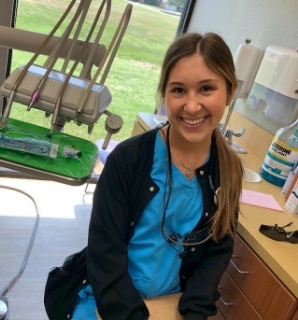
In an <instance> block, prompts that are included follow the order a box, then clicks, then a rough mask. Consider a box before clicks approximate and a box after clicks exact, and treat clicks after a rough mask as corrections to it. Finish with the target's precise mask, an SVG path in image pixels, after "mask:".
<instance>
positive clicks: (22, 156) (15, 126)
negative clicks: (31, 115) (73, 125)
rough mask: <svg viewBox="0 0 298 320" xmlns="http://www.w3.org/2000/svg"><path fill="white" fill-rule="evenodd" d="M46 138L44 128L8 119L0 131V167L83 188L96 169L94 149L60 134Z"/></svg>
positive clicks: (96, 151)
mask: <svg viewBox="0 0 298 320" xmlns="http://www.w3.org/2000/svg"><path fill="white" fill-rule="evenodd" d="M48 134H49V129H48V128H44V127H40V126H37V125H34V124H31V123H27V122H23V121H20V120H16V119H11V118H10V119H9V120H8V125H7V126H6V128H5V129H3V130H0V166H3V167H6V168H9V169H12V170H16V171H20V172H24V173H26V174H30V175H36V176H38V177H40V178H43V179H49V180H54V181H58V182H61V183H65V184H69V185H74V186H75V185H82V184H84V183H85V182H86V181H87V180H88V179H89V178H90V176H91V174H92V171H93V168H94V166H95V165H96V162H97V159H98V149H97V146H96V145H95V144H94V143H93V142H91V141H88V140H86V139H82V138H78V137H75V136H71V135H68V134H66V133H63V132H57V131H55V132H54V133H53V134H52V136H51V137H50V138H49V137H48ZM49 146H50V147H49ZM47 148H49V150H50V151H49V152H47ZM53 150H54V153H53Z"/></svg>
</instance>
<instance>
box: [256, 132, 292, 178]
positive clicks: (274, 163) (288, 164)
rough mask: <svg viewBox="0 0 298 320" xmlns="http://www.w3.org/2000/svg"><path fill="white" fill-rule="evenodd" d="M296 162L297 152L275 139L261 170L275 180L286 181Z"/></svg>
mask: <svg viewBox="0 0 298 320" xmlns="http://www.w3.org/2000/svg"><path fill="white" fill-rule="evenodd" d="M297 161H298V150H297V149H295V148H292V147H290V146H288V145H286V144H285V143H284V142H283V141H281V140H279V139H278V137H275V138H274V140H273V141H272V143H271V146H270V148H269V150H268V152H267V155H266V157H265V159H264V162H263V164H262V169H263V170H264V171H266V172H267V173H269V174H271V175H272V176H274V177H276V178H280V179H282V180H286V179H287V176H288V175H289V173H290V171H291V170H292V168H293V167H294V166H295V164H296V163H297Z"/></svg>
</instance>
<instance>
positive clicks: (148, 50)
mask: <svg viewBox="0 0 298 320" xmlns="http://www.w3.org/2000/svg"><path fill="white" fill-rule="evenodd" d="M69 3H70V1H61V0H50V1H48V0H43V1H40V0H22V1H20V2H19V10H18V16H17V24H16V27H17V28H19V29H23V30H30V31H36V32H40V33H49V32H50V31H51V29H52V27H53V26H54V25H55V24H56V22H57V21H58V19H59V18H60V16H61V15H62V14H63V12H64V10H65V9H66V7H67V5H68V4H69ZM99 4H100V2H99V1H93V3H92V13H93V14H95V12H96V11H97V8H98V7H99ZM132 4H133V12H132V17H131V20H130V23H129V26H128V28H127V30H126V33H125V35H124V38H123V41H122V43H121V46H120V48H119V50H118V53H117V55H116V58H115V60H114V62H113V65H112V67H111V70H110V72H109V75H108V78H107V80H106V85H107V86H108V88H109V90H110V92H111V94H112V99H113V101H112V103H111V105H110V106H109V107H108V110H110V111H111V112H113V113H116V114H119V115H121V117H122V118H123V120H124V125H123V127H122V129H121V130H120V132H119V133H117V134H115V135H113V137H112V139H114V140H119V141H121V140H124V139H126V138H128V137H130V136H131V132H132V128H133V123H134V121H135V119H136V115H137V113H138V112H153V111H154V109H155V103H156V87H157V83H158V79H159V71H160V65H161V62H162V59H163V56H164V54H165V51H166V49H167V47H168V46H169V44H170V43H171V42H172V40H173V39H174V37H175V34H176V30H177V26H178V23H179V17H178V16H175V15H170V14H165V13H162V12H161V11H162V10H161V9H159V8H157V7H150V6H147V5H140V4H137V3H133V2H132ZM126 5H127V2H126V1H123V0H113V1H112V8H111V14H110V18H109V21H108V24H107V26H106V29H105V32H104V35H103V39H102V40H103V41H102V42H103V43H104V44H105V45H106V46H108V44H109V41H110V38H111V36H112V35H113V34H114V31H115V29H116V27H117V25H118V22H119V20H120V17H121V15H122V12H123V11H124V8H125V7H126ZM92 21H93V19H92V18H91V17H90V23H91V22H92ZM87 27H88V26H86V28H87ZM87 30H89V29H87ZM31 56H32V54H30V53H24V52H20V51H17V50H15V51H14V54H13V63H12V70H14V69H15V68H16V67H18V66H21V65H23V64H25V63H26V62H27V61H28V60H29V59H30V57H31ZM43 61H44V57H42V58H40V59H39V60H38V63H42V62H43ZM11 117H12V118H16V119H19V120H22V121H26V122H30V123H34V124H38V125H42V126H44V127H48V128H49V127H50V119H49V118H45V116H44V112H42V111H39V110H37V109H31V111H30V112H27V111H26V106H23V105H19V104H16V103H15V104H14V105H13V108H12V113H11ZM105 119H106V116H105V115H103V116H102V117H101V118H100V119H99V121H98V122H97V123H96V124H95V126H94V129H93V132H92V134H91V135H88V134H87V126H86V125H84V124H83V125H81V126H77V125H76V124H74V123H73V122H71V123H67V124H66V126H65V130H64V132H66V133H69V134H72V135H77V136H80V137H82V138H85V139H88V140H91V141H96V140H98V139H101V138H104V137H105V135H106V131H105V129H104V126H105Z"/></svg>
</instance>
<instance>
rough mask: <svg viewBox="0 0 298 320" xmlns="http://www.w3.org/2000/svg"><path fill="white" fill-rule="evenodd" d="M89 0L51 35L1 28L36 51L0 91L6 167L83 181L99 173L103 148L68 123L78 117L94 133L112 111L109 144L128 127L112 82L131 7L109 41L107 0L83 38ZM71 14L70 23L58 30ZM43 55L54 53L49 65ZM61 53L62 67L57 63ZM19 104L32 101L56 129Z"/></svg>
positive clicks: (73, 7)
mask: <svg viewBox="0 0 298 320" xmlns="http://www.w3.org/2000/svg"><path fill="white" fill-rule="evenodd" d="M90 4H91V0H81V1H80V2H79V3H78V2H77V1H76V0H72V1H71V3H70V4H69V6H68V7H67V9H66V11H65V12H64V13H63V15H62V17H61V18H60V20H59V21H58V22H57V24H56V25H55V26H54V28H53V29H52V31H51V32H50V34H49V35H43V34H39V33H35V32H28V31H23V30H17V29H13V28H8V27H3V26H0V46H2V47H6V48H11V49H21V50H24V51H29V52H34V54H33V56H32V58H31V59H30V61H29V62H28V63H27V64H26V65H24V66H20V67H19V68H17V69H16V70H14V71H13V72H12V73H11V74H10V75H9V76H8V77H7V79H6V80H5V81H4V83H3V84H2V85H1V87H0V95H1V96H2V97H3V98H4V99H5V100H6V104H5V106H4V109H3V110H2V111H1V110H0V111H1V116H0V166H2V167H5V168H9V169H12V170H16V171H19V172H23V173H25V174H29V175H33V176H37V177H39V178H42V179H49V180H53V181H58V182H61V183H65V184H68V185H82V184H84V183H86V182H87V181H89V179H90V177H91V175H92V172H93V169H94V166H95V165H96V163H97V160H98V148H97V146H96V144H95V143H93V142H90V141H88V140H86V139H82V138H79V137H76V136H72V135H68V134H66V133H64V132H63V127H64V126H65V125H66V123H68V122H70V121H73V122H74V123H75V124H77V125H85V126H87V130H88V133H91V132H92V129H93V126H94V124H95V123H96V122H97V121H98V119H99V118H100V117H101V116H102V115H105V116H106V122H105V129H106V131H107V136H106V137H105V139H104V143H103V145H102V148H103V149H106V148H107V146H108V143H109V141H110V139H111V136H112V134H114V133H117V132H118V131H119V130H120V129H121V127H122V124H123V121H122V118H121V117H120V116H119V115H117V114H113V113H111V112H110V111H108V110H107V108H108V106H109V104H110V103H111V101H112V97H111V94H110V92H109V89H108V87H107V86H106V85H105V80H106V78H107V76H108V73H109V70H110V67H111V65H112V62H113V59H114V57H115V55H116V53H117V50H118V48H119V46H120V43H121V40H122V38H123V35H124V33H125V31H126V28H127V25H128V23H129V19H130V16H131V11H132V5H131V4H128V5H127V6H126V8H125V10H124V12H123V15H122V17H121V20H120V21H119V25H118V28H117V30H116V31H115V33H114V35H113V37H112V38H111V40H110V43H109V44H108V45H107V46H105V45H104V44H103V42H102V35H103V33H104V31H105V27H106V24H107V22H108V19H109V15H110V11H111V0H103V1H102V3H101V4H100V6H99V9H98V11H97V13H96V15H95V18H94V21H93V23H92V24H91V28H90V30H89V31H88V32H87V36H86V37H85V39H83V40H82V39H81V37H82V36H81V35H82V33H83V32H82V30H83V26H84V25H85V22H86V18H87V17H89V15H88V11H89V9H90ZM103 12H104V13H103ZM66 18H68V19H70V22H69V23H68V24H67V26H66V27H65V31H64V32H63V34H62V35H61V36H57V35H56V33H57V30H58V29H59V28H60V29H59V30H61V28H62V27H61V26H63V22H65V20H66ZM96 29H98V31H96ZM91 39H94V40H92V42H91ZM40 55H46V56H48V57H47V60H46V62H45V63H44V64H43V65H38V64H36V59H37V58H38V57H39V56H40ZM61 59H62V62H63V63H62V67H60V66H59V67H57V66H58V65H61V63H57V62H58V60H59V62H60V61H61ZM15 102H18V103H20V104H21V105H23V106H27V111H28V112H30V110H31V109H32V108H34V109H37V110H40V111H41V112H43V113H44V114H45V115H46V116H47V117H48V118H51V124H50V129H48V128H44V127H41V126H38V125H34V124H32V123H29V122H24V121H20V120H16V119H13V118H11V117H10V113H11V109H12V107H13V104H14V103H15ZM24 112H26V108H25V107H24Z"/></svg>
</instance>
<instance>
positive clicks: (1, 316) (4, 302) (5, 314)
mask: <svg viewBox="0 0 298 320" xmlns="http://www.w3.org/2000/svg"><path fill="white" fill-rule="evenodd" d="M0 188H1V189H8V190H12V191H16V192H19V193H21V194H23V195H25V196H27V197H28V198H29V199H30V200H31V201H32V202H33V204H34V207H35V212H36V220H35V224H34V228H33V231H32V235H31V238H30V242H29V245H28V247H27V251H26V253H25V256H24V259H23V262H22V265H21V267H20V269H19V271H18V273H17V274H16V275H15V276H14V278H13V279H12V280H10V281H9V283H8V284H7V285H6V286H5V287H4V288H3V289H1V290H0V320H8V319H9V303H8V299H7V298H6V297H5V295H6V294H7V293H8V291H9V290H10V289H11V288H12V287H13V286H14V285H15V283H16V282H17V281H18V279H19V278H20V277H21V275H22V273H23V271H24V270H25V267H26V265H27V262H28V259H29V255H30V253H31V249H32V246H33V243H34V240H35V237H36V233H37V227H38V224H39V217H40V215H39V209H38V206H37V203H36V201H35V200H34V198H33V197H32V196H31V195H29V194H28V193H27V192H25V191H23V190H20V189H16V188H14V187H9V186H4V185H0Z"/></svg>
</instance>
